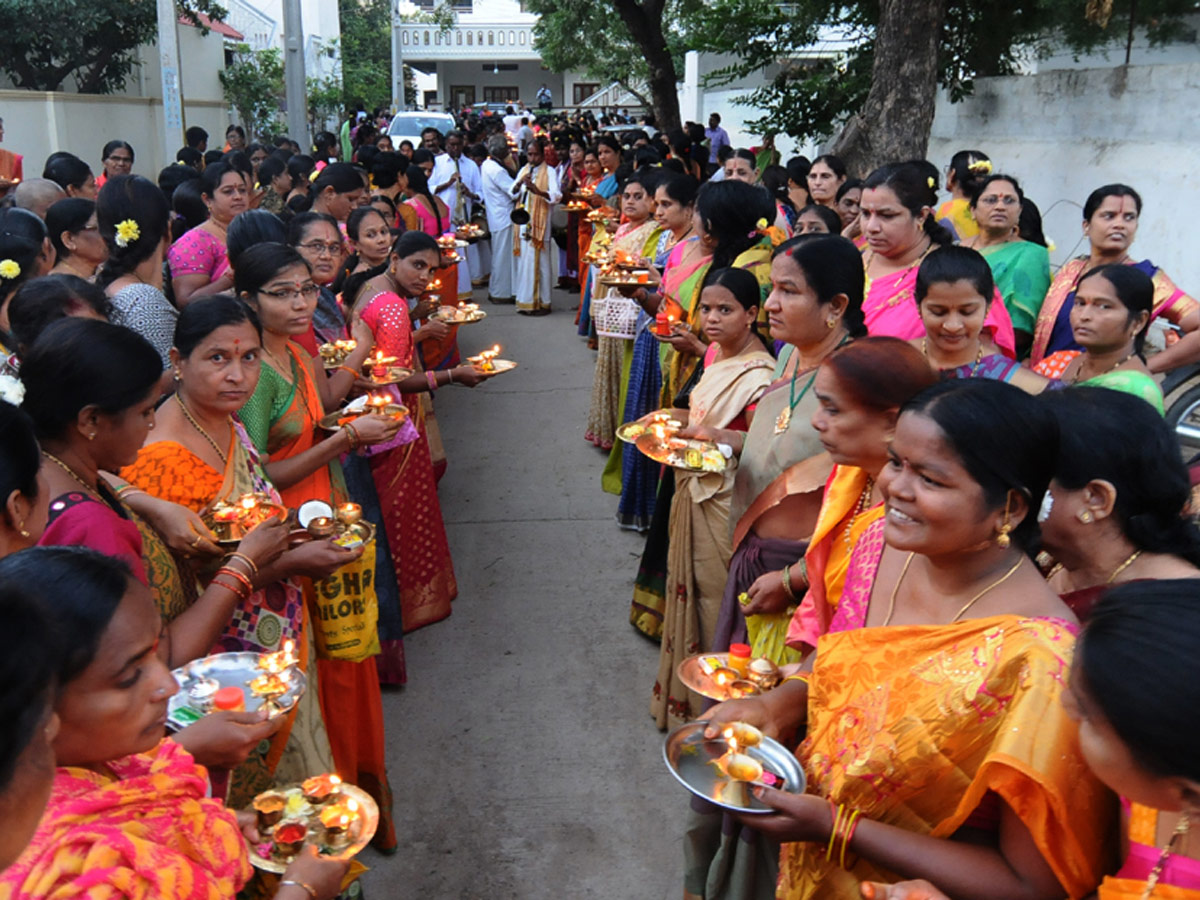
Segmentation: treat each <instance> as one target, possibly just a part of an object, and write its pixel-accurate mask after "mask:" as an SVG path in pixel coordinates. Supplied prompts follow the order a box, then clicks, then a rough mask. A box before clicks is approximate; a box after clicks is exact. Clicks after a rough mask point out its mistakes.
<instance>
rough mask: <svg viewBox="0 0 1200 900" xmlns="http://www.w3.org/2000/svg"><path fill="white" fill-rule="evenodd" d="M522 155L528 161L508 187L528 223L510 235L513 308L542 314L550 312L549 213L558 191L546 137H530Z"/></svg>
mask: <svg viewBox="0 0 1200 900" xmlns="http://www.w3.org/2000/svg"><path fill="white" fill-rule="evenodd" d="M526 155H527V158H528V160H529V162H528V163H527V164H526V165H525V167H524V168H523V169H521V171H520V172H518V173H517V177H516V180H515V181H514V182H513V186H512V188H511V190H512V193H513V195H514V196H516V197H518V206H520V205H523V206H524V207H525V209H526V210H528V213H529V223H528V224H527V225H520V226H518V233H517V234H514V235H513V241H514V250H513V252H514V253H515V254H516V255H517V265H516V288H517V312H520V313H525V314H526V315H532V316H545V315H549V313H550V289H551V287H553V285H554V265H553V259H554V256H555V255H556V254H554V253H552V252H551V240H550V213H551V210H552V209H553V208H554V204H555V203H557V202H558V201H559V200H561V199H562V193H561V191H560V189H559V184H558V173H557V172H555V171H554V169H553V167H551V166H548V165H546V139H545V138H535V139H534V140H532V141H530V143H529V146H528V148H527V150H526Z"/></svg>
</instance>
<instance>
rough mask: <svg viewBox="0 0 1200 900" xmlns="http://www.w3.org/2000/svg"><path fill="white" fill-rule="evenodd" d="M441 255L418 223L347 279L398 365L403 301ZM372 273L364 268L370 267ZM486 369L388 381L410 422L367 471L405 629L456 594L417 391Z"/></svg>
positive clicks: (407, 356) (422, 284)
mask: <svg viewBox="0 0 1200 900" xmlns="http://www.w3.org/2000/svg"><path fill="white" fill-rule="evenodd" d="M439 260H440V251H439V250H438V246H437V242H436V241H435V240H434V239H433V238H432V237H430V236H429V235H426V234H423V233H421V232H419V231H408V232H405V233H404V234H402V235H401V236H400V238H399V239H398V240H397V241H396V244H395V246H394V247H393V248H392V253H391V256H390V259H389V262H388V264H387V267H386V268H385V269H384V270H383V271H382V272H378V270H374V269H373V270H372V272H374V273H377V274H374V275H372V277H371V278H370V279H369V280H367V281H366V282H365V284H364V283H363V282H361V281H358V282H357V283H354V279H351V280H350V281H348V282H347V288H346V290H347V292H348V293H352V294H353V295H354V296H356V297H359V298H360V299H359V300H358V301H357V302H356V303H355V309H356V315H359V316H361V318H362V321H363V322H365V323H366V324H367V326H368V327H370V329H371V331H372V333H373V335H374V341H375V346H376V347H378V348H379V349H380V350H382V351H383V352H384V353H386V354H387V355H388V356H394V357H396V358H397V359H398V360H399V362H400V365H403V366H411V365H412V363H413V362H414V353H413V343H414V342H413V333H412V323H411V320H410V318H409V301H408V300H406V299H405V298H406V297H414V298H415V297H417V296H420V295H421V294H422V293H424V291H425V288H426V287H427V284H428V281H429V279H430V277H432V275H433V274H434V272H435V271H436V268H435V267H436V266H437V264H438V262H439ZM368 274H370V273H368ZM483 378H484V376H483V375H482V374H481V373H480V372H479V371H478V370H477V369H476V368H475V367H474V366H469V365H467V366H456V367H455V368H453V369H443V370H442V371H433V370H430V371H427V372H424V373H421V372H418V373H416V374H414V375H410V376H409V377H408V378H406V379H405V380H403V381H401V382H400V383H399V384H397V385H394V386H392V388H391V389H390V390H391V391H392V392H394V393H393V396H398V397H399V398H401V400H402V402H403V403H404V405H405V406H407V407H408V409H409V415H410V416H411V417H412V422H413V424H414V425H415V426H416V430H415V435H414V436H413V437H412V438H411V439H409V440H408V441H407V442H406V443H402V444H400V445H398V446H391V447H389V448H388V449H386V450H385V451H384V452H380V453H377V454H375V455H373V456H372V457H371V473H372V475H373V476H374V478H375V485H376V487H377V488H378V491H379V502H380V506H381V507H382V509H383V521H384V525H385V526H386V528H387V532H388V540H389V541H390V542H391V545H392V547H393V548H394V552H395V554H396V569H397V578H398V580H399V587H400V614H401V619H402V621H403V623H404V630H405V632H409V631H414V630H415V629H417V628H421V627H422V626H425V625H430V624H432V623H434V622H438V621H440V620H442V619H444V618H446V617H447V616H448V615H450V604H451V602H452V601H453V600H454V598H455V597H456V596H457V594H458V582H457V581H456V580H455V577H454V563H453V561H452V560H451V558H450V544H449V541H448V540H447V538H446V526H445V524H444V523H443V521H442V507H441V503H440V501H439V500H438V495H437V481H436V477H435V474H434V468H433V461H432V459H431V457H430V452H429V444H428V442H427V439H426V432H425V417H424V412H423V409H422V405H421V398H422V395H423V394H426V393H432V392H433V391H434V390H436V389H437V388H438V387H440V386H443V385H447V384H461V385H466V386H468V387H474V386H475V385H476V384H478V383H479V382H480V381H482V380H483Z"/></svg>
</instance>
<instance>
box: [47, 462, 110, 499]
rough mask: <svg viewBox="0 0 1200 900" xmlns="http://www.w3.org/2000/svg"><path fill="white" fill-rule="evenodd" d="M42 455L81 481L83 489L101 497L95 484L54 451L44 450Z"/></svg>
mask: <svg viewBox="0 0 1200 900" xmlns="http://www.w3.org/2000/svg"><path fill="white" fill-rule="evenodd" d="M42 456H44V457H46V459H48V460H50V462H52V463H54V464H55V465H56V466H58V467H59V468H60V469H62V470H63V471H64V472H66V473H67V474H68V475H70V476H71V477H72V478H74V479H75V480H76V481H77V482H79V484H80V485H82V486H83V489H84V490H85V491H87V492H88V493H89V494H93V495H94V496H96V497H100V491H99V489H98V488H97V487H96V486H95V485H91V484H88V483H87V482H86V481H84V480H83V478H81V477H80V475H79V473H78V472H76V471H75V470H74V469H72V468H71V467H70V466H68V465H67V464H66V463H65V462H63V461H62V460H61V459H59V458H58V457H57V456H55V455H54V454H53V453H51V452H49V451H48V450H43V451H42ZM100 499H102V500H103V499H104V498H103V497H100Z"/></svg>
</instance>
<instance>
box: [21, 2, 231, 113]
mask: <svg viewBox="0 0 1200 900" xmlns="http://www.w3.org/2000/svg"><path fill="white" fill-rule="evenodd" d="M178 6H179V12H180V15H183V16H185V17H186V18H188V19H190V20H191V21H192V22H193V23H194V24H199V22H200V20H199V18H198V15H199V14H200V13H203V14H205V15H207V16H209V17H210V18H211V19H214V20H220V19H222V18H224V16H225V13H226V11H225V9H224V8H223V7H221V6H220V5H219V4H218V3H216V2H215V0H184V2H181V3H179V5H178ZM0 21H3V22H4V27H3V28H0V68H2V69H3V70H4V72H5V73H6V74H7V75H8V76H9V77H10V78H11V79H12V81H13V84H15V85H16V86H17V87H19V88H27V89H29V90H35V91H57V90H61V89H62V87H63V84H64V82H66V81H67V80H68V79H73V80H74V83H75V86H76V88H77V89H78V90H79V91H80V92H81V93H85V94H110V93H112V92H113V91H119V90H121V89H122V88H123V87H124V86H125V82H126V79H128V77H129V76H130V74H131V73H132V72H133V69H134V67H135V66H136V65H137V53H136V51H137V48H138V47H139V46H140V45H142V44H148V43H153V42H154V40H155V39H156V37H157V34H158V24H157V23H158V19H157V11H156V6H155V3H154V0H53V2H50V3H46V2H43V0H0Z"/></svg>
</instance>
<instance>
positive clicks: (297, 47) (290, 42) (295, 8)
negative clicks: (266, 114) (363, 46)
mask: <svg viewBox="0 0 1200 900" xmlns="http://www.w3.org/2000/svg"><path fill="white" fill-rule="evenodd" d="M162 2H164V0H159V3H162ZM283 49H284V52H283V80H284V91H285V96H286V98H287V122H288V132H289V134H290V135H291V138H292V140H294V141H296V142H297V143H298V144H299V145H300V146H301V147H304V148H311V147H312V137H311V135H309V133H308V97H307V94H306V90H305V84H304V25H303V22H302V20H301V16H300V0H283Z"/></svg>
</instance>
